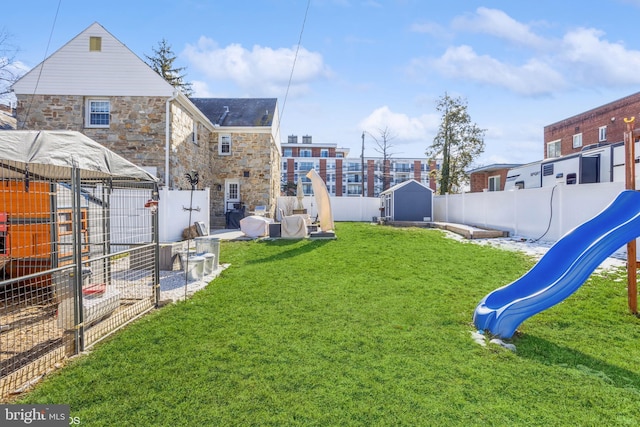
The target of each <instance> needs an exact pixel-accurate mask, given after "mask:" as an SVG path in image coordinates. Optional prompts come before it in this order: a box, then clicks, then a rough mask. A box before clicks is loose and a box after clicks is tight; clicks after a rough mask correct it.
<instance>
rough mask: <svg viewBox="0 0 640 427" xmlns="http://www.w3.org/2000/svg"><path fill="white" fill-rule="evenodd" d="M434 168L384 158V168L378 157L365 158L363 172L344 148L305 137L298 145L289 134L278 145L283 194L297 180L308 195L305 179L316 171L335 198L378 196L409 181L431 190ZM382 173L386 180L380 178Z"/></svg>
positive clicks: (420, 162) (359, 161)
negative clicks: (299, 179) (280, 156)
mask: <svg viewBox="0 0 640 427" xmlns="http://www.w3.org/2000/svg"><path fill="white" fill-rule="evenodd" d="M435 168H436V164H435V162H432V163H429V162H428V160H427V159H413V158H391V159H387V163H386V168H385V167H384V166H383V159H382V158H380V157H365V158H364V169H365V171H364V173H363V172H362V159H361V158H360V157H349V149H348V148H340V147H338V146H337V144H333V143H317V142H313V143H312V138H311V136H309V135H305V136H303V137H302V141H301V142H299V141H298V136H297V135H290V136H289V137H288V140H287V142H286V143H284V142H283V143H282V166H281V170H282V179H281V183H282V189H283V193H286V192H287V189H290V190H294V187H295V185H296V184H297V182H298V178H302V181H303V183H302V185H303V189H304V192H305V194H312V190H311V182H310V181H309V180H308V179H307V178H306V177H305V176H306V174H307V172H308V171H309V170H310V169H315V170H316V171H317V172H318V174H319V175H320V177H321V178H322V179H323V180H324V182H325V184H326V186H327V190H328V191H329V194H330V195H331V196H336V197H343V196H360V195H362V194H363V188H364V195H365V196H366V197H378V196H379V194H380V193H381V192H382V191H383V190H385V189H387V188H389V187H391V186H393V185H396V184H399V183H401V182H404V181H407V180H409V179H415V180H416V181H418V182H420V183H422V184H424V185H425V186H427V187H429V188H431V189H432V190H434V191H435V190H436V182H435V179H434V178H433V175H432V174H430V173H429V172H430V171H431V170H433V169H435ZM385 170H386V172H387V177H386V179H383V178H384V172H385ZM363 181H364V183H363ZM363 184H364V185H363Z"/></svg>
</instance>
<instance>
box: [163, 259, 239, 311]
mask: <svg viewBox="0 0 640 427" xmlns="http://www.w3.org/2000/svg"><path fill="white" fill-rule="evenodd" d="M227 267H229V264H222V265H219V266H218V269H217V270H215V271H214V272H212V273H211V274H209V275H207V276H204V277H203V278H202V280H197V281H193V280H192V281H189V283H186V280H185V279H186V277H185V273H184V271H183V270H179V271H165V270H161V271H160V300H161V301H167V300H171V301H172V302H176V301H180V300H183V299H185V295H186V297H187V298H189V297H190V296H192V295H193V294H195V293H196V292H198V291H199V290H201V289H203V288H205V287H206V286H207V285H208V284H209V283H210V282H211V281H212V280H213V279H215V278H216V277H218V275H220V273H221V272H222V271H224V270H225V269H226V268H227Z"/></svg>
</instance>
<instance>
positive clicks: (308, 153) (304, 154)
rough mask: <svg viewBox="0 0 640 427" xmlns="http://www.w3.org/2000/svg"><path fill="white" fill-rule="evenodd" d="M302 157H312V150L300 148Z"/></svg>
mask: <svg viewBox="0 0 640 427" xmlns="http://www.w3.org/2000/svg"><path fill="white" fill-rule="evenodd" d="M300 157H311V150H306V149H303V150H300Z"/></svg>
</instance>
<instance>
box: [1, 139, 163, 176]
mask: <svg viewBox="0 0 640 427" xmlns="http://www.w3.org/2000/svg"><path fill="white" fill-rule="evenodd" d="M0 165H1V166H2V168H3V169H5V171H4V172H3V174H2V175H3V176H4V177H9V178H11V177H15V178H21V177H24V175H25V173H26V172H27V171H28V172H29V175H30V176H34V177H42V178H46V179H67V178H69V176H70V173H69V170H70V169H71V168H73V167H74V166H75V167H77V168H78V169H79V170H80V177H81V178H82V179H106V178H112V179H126V180H136V181H147V182H158V179H157V178H156V177H154V176H153V175H151V174H150V173H148V172H147V171H145V170H144V169H142V168H140V167H138V166H136V165H134V164H133V163H131V162H130V161H128V160H126V159H125V158H124V157H121V156H119V155H118V154H116V153H114V152H113V151H111V150H109V149H108V148H106V147H104V146H102V145H100V144H99V143H97V142H96V141H94V140H93V139H91V138H89V137H87V136H86V135H84V134H82V133H80V132H76V131H44V130H43V131H36V130H8V131H0ZM12 174H13V175H12Z"/></svg>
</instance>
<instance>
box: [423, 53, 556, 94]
mask: <svg viewBox="0 0 640 427" xmlns="http://www.w3.org/2000/svg"><path fill="white" fill-rule="evenodd" d="M411 68H412V69H413V70H414V73H418V74H419V70H420V69H424V70H426V71H428V70H430V69H435V70H437V71H439V72H440V73H441V74H443V75H445V76H447V77H449V78H452V77H453V78H460V79H464V80H472V81H476V82H479V83H483V84H490V85H494V86H501V87H504V88H506V89H509V90H511V91H513V92H516V93H519V94H522V95H540V94H547V93H552V92H554V91H556V90H559V89H561V88H563V87H564V86H565V82H564V78H563V77H562V75H561V74H560V73H559V72H558V71H556V70H554V69H553V68H552V67H551V66H549V65H548V64H546V63H545V62H543V61H541V60H539V59H536V58H533V59H530V60H529V61H527V62H526V63H524V64H521V65H510V64H506V63H503V62H500V61H499V60H497V59H495V58H493V57H491V56H489V55H478V54H477V53H476V52H475V51H474V50H473V48H471V47H470V46H457V47H450V48H448V49H447V51H446V52H445V53H444V54H443V55H442V56H441V57H440V58H436V59H430V60H414V62H413V63H412V66H411Z"/></svg>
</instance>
